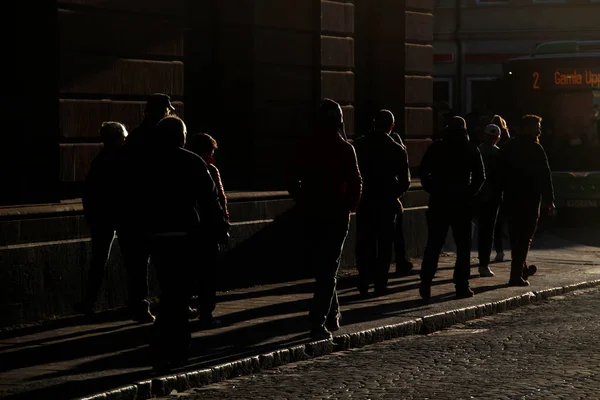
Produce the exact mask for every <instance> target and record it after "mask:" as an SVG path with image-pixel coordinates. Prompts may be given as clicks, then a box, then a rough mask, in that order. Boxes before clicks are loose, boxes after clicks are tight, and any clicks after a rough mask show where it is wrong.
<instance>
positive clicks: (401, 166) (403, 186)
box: [395, 147, 410, 198]
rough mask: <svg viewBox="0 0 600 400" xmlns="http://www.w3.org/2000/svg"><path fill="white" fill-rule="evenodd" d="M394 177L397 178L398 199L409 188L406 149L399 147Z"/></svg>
mask: <svg viewBox="0 0 600 400" xmlns="http://www.w3.org/2000/svg"><path fill="white" fill-rule="evenodd" d="M395 161H396V176H397V177H398V193H397V194H398V196H397V197H398V198H400V197H402V196H403V195H404V193H406V192H407V191H408V188H410V168H409V166H408V153H407V152H406V148H404V147H401V148H400V151H398V157H396V160H395Z"/></svg>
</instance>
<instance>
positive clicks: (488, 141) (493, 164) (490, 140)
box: [476, 124, 502, 277]
mask: <svg viewBox="0 0 600 400" xmlns="http://www.w3.org/2000/svg"><path fill="white" fill-rule="evenodd" d="M501 133H502V131H501V129H500V127H499V126H498V125H495V124H489V125H487V126H486V127H485V128H484V130H483V137H482V139H483V143H481V144H480V145H479V152H480V153H481V157H482V158H483V165H484V166H485V177H486V180H485V183H484V184H483V187H482V189H481V191H480V192H479V194H478V196H477V216H476V218H477V224H478V235H477V252H478V254H479V276H481V277H492V276H494V273H493V272H492V270H491V269H490V266H489V264H490V254H491V252H492V244H493V240H494V231H495V226H496V218H497V216H498V209H499V208H500V204H501V202H502V190H501V189H500V185H499V183H498V171H497V157H498V152H499V151H500V148H499V147H498V146H497V143H498V141H499V140H500V136H501Z"/></svg>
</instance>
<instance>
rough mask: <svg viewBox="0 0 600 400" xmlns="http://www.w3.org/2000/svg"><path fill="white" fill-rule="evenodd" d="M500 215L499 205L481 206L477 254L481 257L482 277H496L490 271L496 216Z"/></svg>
mask: <svg viewBox="0 0 600 400" xmlns="http://www.w3.org/2000/svg"><path fill="white" fill-rule="evenodd" d="M497 214H498V205H497V204H496V203H493V202H489V203H484V204H481V206H480V208H479V212H478V218H477V222H478V226H479V229H478V236H477V253H478V255H479V275H480V276H482V277H491V276H494V273H493V272H492V271H491V270H490V268H489V264H490V256H491V253H492V243H493V241H494V227H495V224H496V216H497Z"/></svg>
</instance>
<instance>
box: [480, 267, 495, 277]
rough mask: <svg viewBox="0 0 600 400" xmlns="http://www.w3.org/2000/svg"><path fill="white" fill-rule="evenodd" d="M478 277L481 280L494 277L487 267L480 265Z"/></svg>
mask: <svg viewBox="0 0 600 400" xmlns="http://www.w3.org/2000/svg"><path fill="white" fill-rule="evenodd" d="M479 276H480V277H482V278H491V277H492V276H494V273H493V272H492V270H491V269H490V267H489V266H487V265H480V266H479Z"/></svg>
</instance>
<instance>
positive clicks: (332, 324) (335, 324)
mask: <svg viewBox="0 0 600 400" xmlns="http://www.w3.org/2000/svg"><path fill="white" fill-rule="evenodd" d="M341 319H342V315H341V314H340V313H337V314H336V315H335V316H334V317H332V318H328V319H327V322H326V323H325V328H326V329H327V330H328V331H330V332H335V331H339V330H340V321H341Z"/></svg>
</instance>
